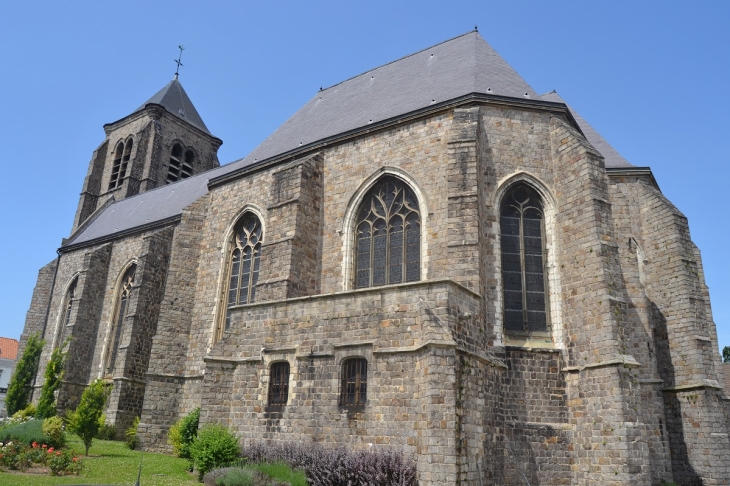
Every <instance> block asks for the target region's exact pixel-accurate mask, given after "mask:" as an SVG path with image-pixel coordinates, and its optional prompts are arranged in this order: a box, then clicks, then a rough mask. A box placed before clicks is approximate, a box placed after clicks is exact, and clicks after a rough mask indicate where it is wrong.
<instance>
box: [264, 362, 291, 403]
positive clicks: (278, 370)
mask: <svg viewBox="0 0 730 486" xmlns="http://www.w3.org/2000/svg"><path fill="white" fill-rule="evenodd" d="M288 399H289V363H287V362H286V361H282V362H279V363H273V364H272V365H271V373H270V375H269V405H286V402H287V400H288Z"/></svg>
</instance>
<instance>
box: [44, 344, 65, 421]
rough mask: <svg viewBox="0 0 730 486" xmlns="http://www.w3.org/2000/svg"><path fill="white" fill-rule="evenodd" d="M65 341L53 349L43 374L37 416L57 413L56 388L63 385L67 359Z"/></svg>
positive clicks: (48, 415)
mask: <svg viewBox="0 0 730 486" xmlns="http://www.w3.org/2000/svg"><path fill="white" fill-rule="evenodd" d="M67 343H68V341H65V342H64V343H63V344H62V345H61V346H60V347H58V348H56V349H54V350H53V352H52V353H51V358H50V359H49V360H48V364H47V365H46V372H45V374H44V375H43V377H44V380H43V387H42V388H41V398H40V399H39V400H38V410H37V411H36V417H37V418H41V419H42V418H48V417H53V416H55V415H56V390H58V389H59V388H60V387H61V378H63V363H64V361H66V344H67Z"/></svg>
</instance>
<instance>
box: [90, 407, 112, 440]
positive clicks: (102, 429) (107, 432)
mask: <svg viewBox="0 0 730 486" xmlns="http://www.w3.org/2000/svg"><path fill="white" fill-rule="evenodd" d="M116 435H117V429H116V427H114V426H113V425H112V424H108V423H106V414H103V413H102V414H101V417H99V430H97V431H96V437H94V438H95V439H99V440H114V437H115V436H116Z"/></svg>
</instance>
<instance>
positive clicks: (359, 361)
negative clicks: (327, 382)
mask: <svg viewBox="0 0 730 486" xmlns="http://www.w3.org/2000/svg"><path fill="white" fill-rule="evenodd" d="M341 378H342V384H341V385H340V405H342V406H345V407H356V406H359V405H365V401H366V400H367V396H368V393H367V392H368V362H367V360H366V359H365V358H348V359H346V360H344V361H343V362H342V377H341Z"/></svg>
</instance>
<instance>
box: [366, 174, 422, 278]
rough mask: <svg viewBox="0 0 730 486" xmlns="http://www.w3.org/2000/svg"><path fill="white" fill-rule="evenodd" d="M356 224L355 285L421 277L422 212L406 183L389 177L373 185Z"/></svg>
mask: <svg viewBox="0 0 730 486" xmlns="http://www.w3.org/2000/svg"><path fill="white" fill-rule="evenodd" d="M356 228H357V229H356V231H355V239H356V242H355V247H356V248H357V254H356V255H355V288H358V289H359V288H365V287H375V286H378V285H388V284H397V283H401V282H413V281H417V280H420V279H421V214H420V211H419V209H418V200H417V199H416V196H415V194H413V191H411V189H410V188H409V187H408V186H407V185H406V184H404V183H403V182H401V181H400V180H398V179H395V178H392V177H389V178H386V179H384V180H383V181H382V182H380V183H378V184H377V185H376V186H375V187H373V188H372V189H371V190H370V191H369V192H368V193H367V194H366V196H365V198H364V200H363V202H362V204H361V206H360V209H359V211H358V218H357V226H356Z"/></svg>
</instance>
